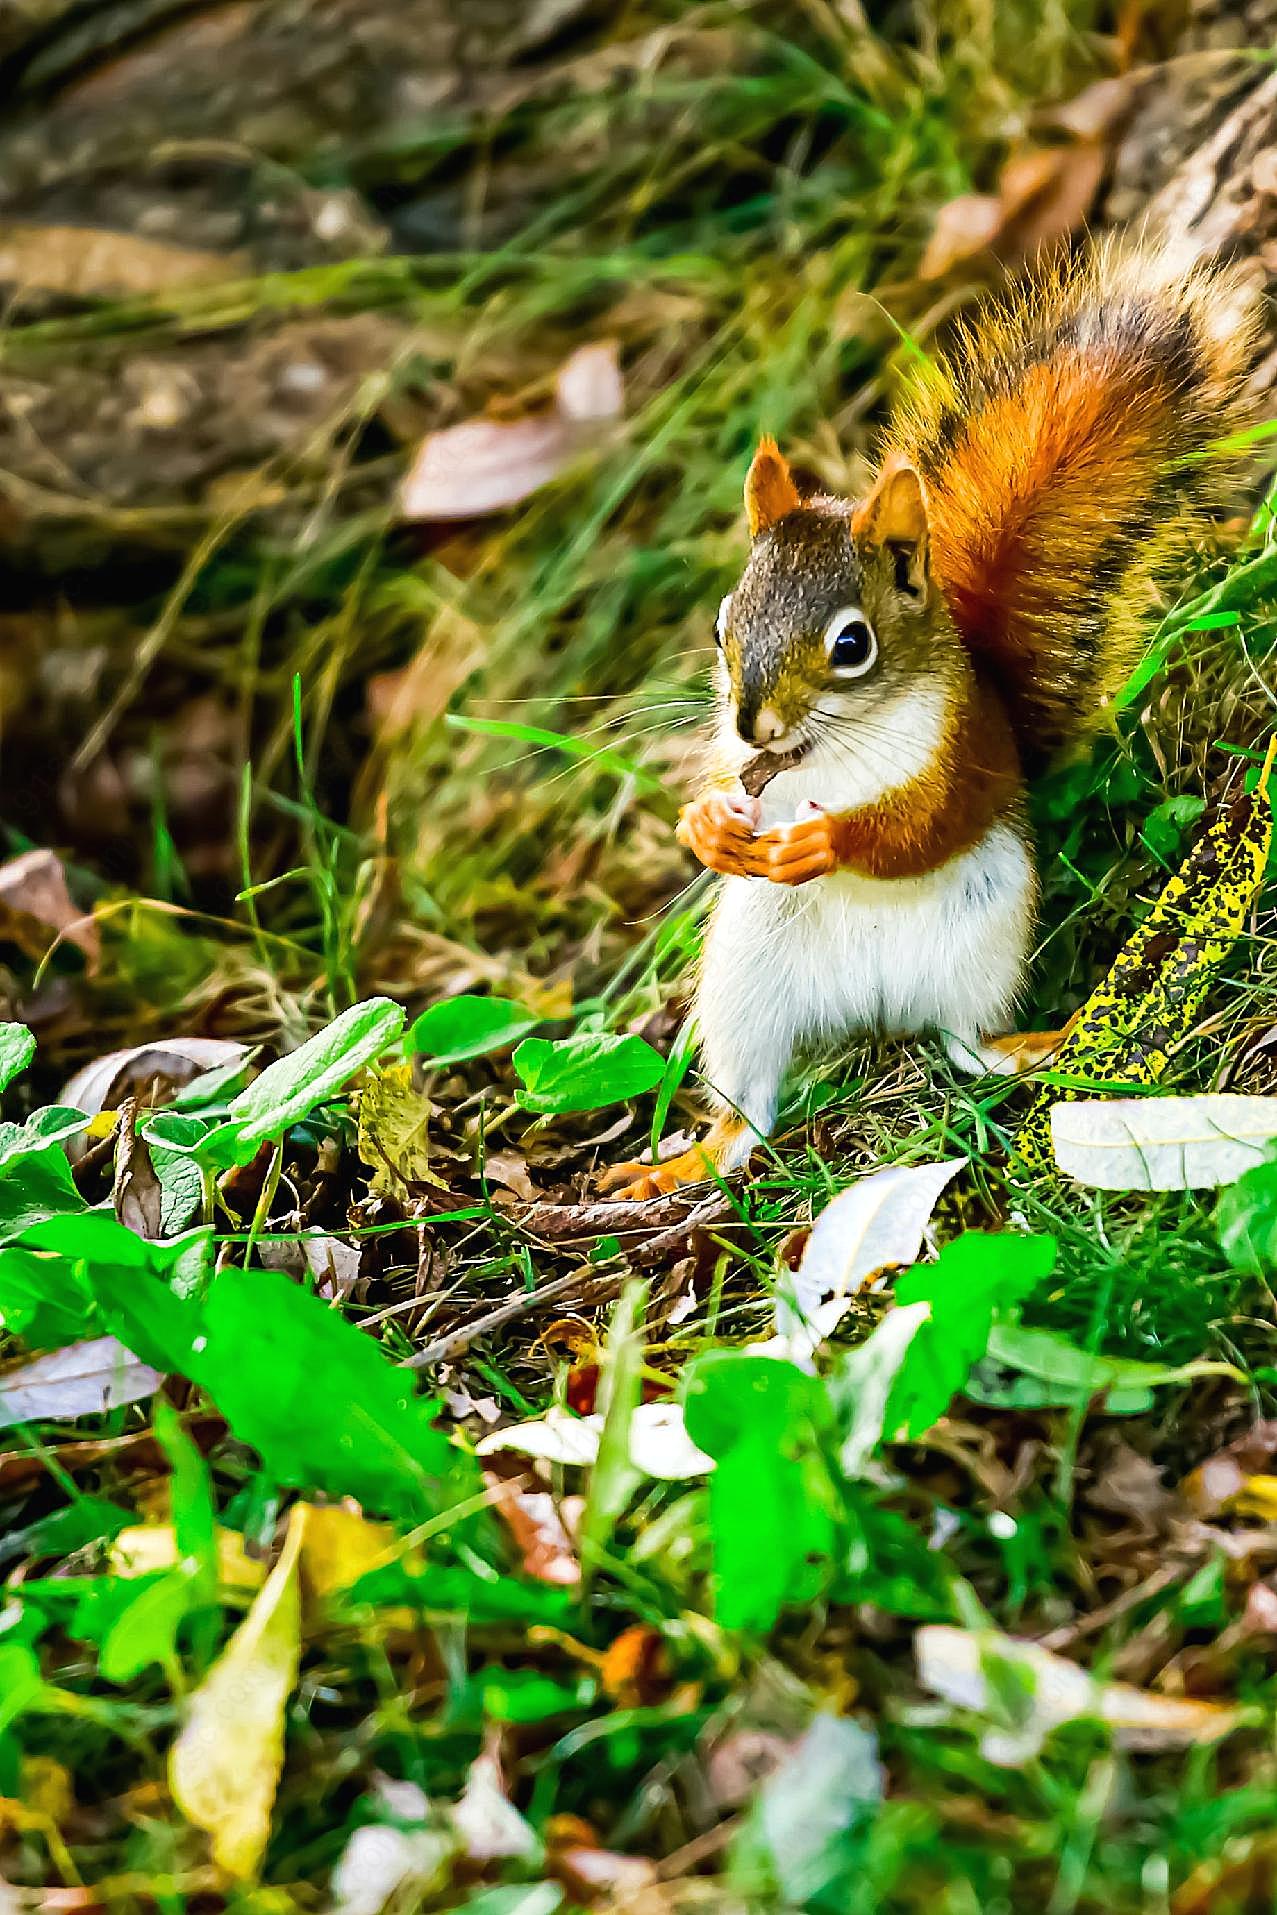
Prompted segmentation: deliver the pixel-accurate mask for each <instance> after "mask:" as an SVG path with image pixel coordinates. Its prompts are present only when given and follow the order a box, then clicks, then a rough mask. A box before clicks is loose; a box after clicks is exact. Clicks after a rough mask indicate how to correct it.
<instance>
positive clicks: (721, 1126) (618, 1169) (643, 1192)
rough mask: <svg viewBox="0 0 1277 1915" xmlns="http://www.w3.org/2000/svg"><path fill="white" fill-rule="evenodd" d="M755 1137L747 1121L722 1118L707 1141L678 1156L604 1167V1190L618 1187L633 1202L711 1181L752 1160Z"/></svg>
mask: <svg viewBox="0 0 1277 1915" xmlns="http://www.w3.org/2000/svg"><path fill="white" fill-rule="evenodd" d="M753 1137H754V1133H753V1132H751V1131H750V1128H749V1126H748V1125H747V1124H744V1123H741V1122H739V1121H735V1120H733V1121H728V1120H726V1119H724V1118H720V1119H719V1120H718V1121H717V1122H716V1123H715V1124H713V1125H711V1127H710V1130H709V1133H708V1135H707V1136H706V1138H705V1140H704V1142H703V1143H699V1144H692V1145H690V1146H689V1147H688V1149H687V1150H683V1151H680V1152H679V1153H678V1155H677V1156H676V1157H666V1158H665V1159H664V1160H663V1161H662V1162H660V1163H656V1164H645V1163H640V1162H638V1161H637V1160H634V1161H631V1162H629V1163H624V1164H613V1165H612V1166H611V1167H610V1169H608V1170H605V1171H604V1173H603V1175H602V1177H601V1179H600V1185H601V1188H603V1189H604V1190H616V1195H617V1196H618V1197H620V1198H622V1199H623V1200H625V1201H628V1202H631V1203H643V1202H645V1201H647V1200H648V1199H650V1198H652V1197H667V1196H668V1195H669V1194H670V1192H671V1191H672V1190H681V1189H683V1188H684V1187H685V1186H686V1185H688V1184H703V1183H707V1182H709V1181H710V1180H711V1179H713V1178H716V1177H722V1176H723V1175H725V1174H726V1173H727V1172H728V1171H731V1170H738V1169H740V1168H741V1167H742V1166H743V1165H744V1164H745V1163H747V1162H748V1160H749V1150H748V1149H747V1148H745V1145H746V1140H747V1138H748V1139H753ZM618 1185H619V1186H620V1188H619V1189H617V1186H618Z"/></svg>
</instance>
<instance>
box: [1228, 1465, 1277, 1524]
mask: <svg viewBox="0 0 1277 1915" xmlns="http://www.w3.org/2000/svg"><path fill="white" fill-rule="evenodd" d="M1229 1508H1230V1509H1234V1510H1236V1511H1237V1514H1238V1515H1239V1516H1258V1517H1259V1519H1260V1520H1261V1522H1265V1523H1277V1476H1248V1477H1247V1478H1246V1481H1245V1482H1244V1483H1243V1484H1242V1486H1241V1488H1240V1489H1239V1490H1238V1491H1237V1493H1236V1495H1234V1496H1233V1497H1232V1498H1231V1499H1230V1501H1229Z"/></svg>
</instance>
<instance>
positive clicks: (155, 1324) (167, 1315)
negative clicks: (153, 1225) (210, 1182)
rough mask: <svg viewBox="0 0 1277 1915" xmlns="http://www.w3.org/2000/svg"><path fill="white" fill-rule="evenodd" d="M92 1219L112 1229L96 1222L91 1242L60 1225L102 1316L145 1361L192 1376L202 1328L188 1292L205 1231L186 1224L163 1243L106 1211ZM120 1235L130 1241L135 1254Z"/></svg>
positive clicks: (200, 1283) (195, 1282)
mask: <svg viewBox="0 0 1277 1915" xmlns="http://www.w3.org/2000/svg"><path fill="white" fill-rule="evenodd" d="M94 1221H95V1223H96V1222H98V1221H100V1222H101V1223H102V1224H103V1225H107V1226H110V1225H114V1229H115V1231H116V1232H118V1233H120V1235H119V1236H113V1235H112V1234H111V1232H110V1231H109V1230H108V1229H103V1230H102V1231H100V1232H98V1233H97V1234H96V1240H95V1242H94V1243H93V1244H91V1245H90V1244H86V1243H84V1242H83V1241H81V1243H80V1244H79V1245H78V1246H77V1245H76V1243H75V1240H74V1238H73V1237H72V1236H71V1233H70V1232H69V1231H68V1232H67V1233H66V1236H67V1237H68V1239H69V1240H70V1241H69V1243H68V1246H67V1249H68V1253H69V1254H70V1255H71V1256H73V1257H74V1256H76V1255H77V1251H78V1267H79V1270H80V1272H81V1274H82V1276H83V1280H84V1282H85V1284H86V1285H87V1287H88V1289H89V1290H90V1291H91V1293H92V1295H93V1300H94V1302H95V1303H96V1304H97V1307H98V1313H99V1315H100V1316H101V1318H102V1321H103V1322H104V1323H105V1324H106V1326H107V1328H108V1329H109V1330H110V1331H111V1332H112V1334H113V1335H114V1336H117V1337H118V1338H119V1339H120V1342H121V1343H123V1344H124V1345H125V1347H126V1348H127V1349H130V1350H132V1352H133V1354H134V1355H135V1356H138V1357H141V1359H142V1361H143V1362H144V1363H149V1364H150V1365H151V1366H152V1368H153V1369H156V1370H161V1371H163V1372H164V1373H166V1374H169V1375H173V1374H176V1375H178V1376H188V1377H194V1376H195V1363H194V1359H193V1352H194V1349H195V1344H196V1342H197V1340H198V1338H199V1336H200V1335H201V1333H202V1329H203V1317H202V1311H201V1308H200V1306H199V1304H198V1302H197V1301H196V1300H195V1297H196V1295H197V1294H198V1293H199V1292H200V1291H201V1290H202V1289H203V1287H204V1282H205V1281H206V1274H207V1269H208V1263H209V1247H210V1245H211V1242H212V1232H211V1231H209V1230H191V1231H188V1232H187V1233H186V1235H185V1236H183V1237H174V1238H172V1239H171V1240H170V1241H168V1242H165V1243H148V1242H146V1241H145V1239H143V1238H141V1237H136V1236H134V1234H133V1232H132V1231H131V1230H125V1228H124V1225H123V1224H119V1223H116V1220H115V1218H114V1217H106V1216H102V1217H100V1219H99V1217H98V1215H97V1214H96V1213H95V1217H94ZM50 1228H51V1226H42V1227H41V1232H40V1233H37V1234H43V1235H47V1234H48V1232H49V1230H50ZM121 1237H122V1238H127V1239H129V1243H130V1244H131V1245H135V1246H137V1254H132V1253H131V1252H130V1249H129V1246H128V1245H126V1244H124V1243H122V1242H121ZM28 1241H29V1239H28ZM59 1247H61V1246H59Z"/></svg>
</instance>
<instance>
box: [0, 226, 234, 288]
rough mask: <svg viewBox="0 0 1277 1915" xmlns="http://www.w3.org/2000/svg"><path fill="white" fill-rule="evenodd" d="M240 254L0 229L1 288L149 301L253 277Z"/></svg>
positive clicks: (100, 231) (86, 232)
mask: <svg viewBox="0 0 1277 1915" xmlns="http://www.w3.org/2000/svg"><path fill="white" fill-rule="evenodd" d="M249 270H250V267H249V263H248V260H247V259H246V257H245V256H244V255H243V254H240V253H206V252H200V251H197V250H196V249H194V248H193V247H188V246H171V245H169V244H168V243H167V241H164V240H156V239H142V238H140V237H139V236H138V235H137V234H136V233H119V232H111V231H109V230H107V229H106V228H104V227H99V226H27V225H19V224H13V225H8V224H6V225H0V285H4V286H7V287H15V288H16V289H17V290H18V291H19V292H42V293H59V294H61V295H63V296H64V297H67V298H71V299H102V298H114V299H119V298H138V297H141V298H146V297H148V296H150V295H151V294H154V293H169V292H178V291H181V290H183V289H184V288H186V287H188V286H209V285H215V284H216V283H217V282H218V281H219V280H227V279H243V278H246V277H247V276H248V273H249Z"/></svg>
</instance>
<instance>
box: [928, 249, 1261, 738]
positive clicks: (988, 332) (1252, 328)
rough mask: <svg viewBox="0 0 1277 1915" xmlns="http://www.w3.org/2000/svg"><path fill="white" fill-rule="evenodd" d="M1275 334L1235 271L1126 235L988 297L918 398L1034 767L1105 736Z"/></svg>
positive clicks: (1200, 520) (932, 509) (974, 619)
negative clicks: (999, 297)
mask: <svg viewBox="0 0 1277 1915" xmlns="http://www.w3.org/2000/svg"><path fill="white" fill-rule="evenodd" d="M1258 336H1259V311H1258V297H1257V295H1256V293H1255V292H1254V291H1253V290H1252V288H1251V287H1250V285H1249V284H1248V283H1247V281H1246V280H1245V279H1244V278H1243V277H1242V276H1241V274H1240V273H1239V272H1238V271H1236V270H1234V269H1232V268H1222V267H1218V266H1211V265H1205V264H1202V263H1200V262H1194V261H1192V260H1188V261H1186V260H1185V259H1184V258H1183V257H1182V256H1179V255H1178V254H1177V251H1176V247H1175V244H1174V242H1167V241H1159V242H1157V243H1142V244H1129V243H1128V244H1125V245H1123V244H1117V243H1111V242H1110V243H1109V244H1106V245H1103V246H1100V247H1099V248H1097V249H1096V250H1095V251H1094V252H1093V253H1092V254H1091V256H1090V257H1089V258H1088V259H1087V260H1085V261H1084V262H1082V263H1080V264H1076V265H1072V264H1070V265H1064V266H1055V267H1051V268H1048V269H1046V270H1044V271H1041V272H1039V273H1038V274H1037V275H1036V276H1034V277H1032V278H1030V279H1029V280H1028V281H1027V283H1026V284H1025V285H1024V286H1023V288H1022V289H1021V290H1020V291H1019V292H1018V293H1017V294H1016V295H1015V296H1014V297H1013V298H1012V299H1011V300H1010V301H1009V302H1008V303H1007V304H1006V305H999V306H991V307H989V308H986V309H985V311H983V312H982V313H981V314H979V315H978V316H977V318H976V319H975V320H974V322H973V323H972V324H970V325H969V326H968V327H967V328H966V329H965V330H964V332H963V333H962V335H961V337H960V339H959V341H958V344H957V347H956V349H955V350H954V351H953V353H952V354H951V355H950V357H949V358H948V359H946V360H944V361H942V362H941V363H940V364H939V365H938V366H936V367H934V368H932V369H929V372H928V373H927V375H925V376H924V378H923V380H922V381H921V383H920V385H919V387H918V390H917V391H916V392H915V393H914V395H913V396H912V397H911V398H910V399H909V400H908V401H907V402H906V404H905V406H904V407H903V408H902V410H901V413H900V415H899V417H898V419H897V421H896V424H895V427H894V429H893V431H892V433H891V435H890V449H891V450H892V451H900V452H903V453H904V455H905V457H906V458H908V459H910V460H911V461H912V463H913V464H914V465H915V466H916V467H917V468H918V471H919V472H920V473H921V475H922V478H923V481H924V484H925V486H926V490H927V496H928V506H929V517H930V520H931V530H932V544H933V552H934V559H935V565H936V571H937V574H938V577H939V579H940V581H941V584H942V585H943V587H944V590H945V594H946V597H947V598H948V601H949V604H950V608H951V610H952V613H953V616H954V619H955V620H956V622H957V625H958V629H959V631H960V632H961V633H962V635H963V637H964V638H965V639H966V641H967V643H968V644H969V646H970V647H971V649H972V651H973V652H974V653H976V654H977V655H979V656H980V657H981V658H982V659H983V660H984V661H985V662H986V664H987V666H988V668H989V669H990V670H991V671H992V673H993V674H994V675H995V677H996V679H997V681H998V682H999V683H1000V685H1001V686H1002V688H1003V690H1004V693H1005V695H1006V697H1007V700H1008V704H1009V706H1010V709H1011V713H1012V719H1013V722H1014V724H1015V727H1016V731H1017V734H1018V736H1019V738H1020V741H1021V745H1022V747H1023V748H1024V750H1025V755H1026V757H1027V758H1028V760H1029V761H1030V762H1033V761H1035V760H1040V759H1041V757H1042V756H1044V755H1046V754H1049V753H1051V752H1053V751H1055V750H1058V749H1059V748H1060V747H1062V746H1064V745H1067V744H1069V743H1072V742H1074V741H1076V740H1079V739H1081V738H1083V737H1084V736H1085V735H1086V734H1087V733H1088V732H1089V731H1092V730H1094V729H1095V728H1096V726H1097V725H1098V723H1099V722H1100V714H1101V712H1102V709H1103V706H1104V702H1105V700H1106V699H1107V698H1109V697H1110V696H1111V695H1112V694H1113V693H1114V692H1115V691H1116V690H1117V689H1118V688H1119V686H1120V685H1121V683H1122V682H1123V680H1124V679H1125V678H1126V676H1127V674H1128V673H1129V671H1130V669H1131V667H1132V666H1133V664H1134V663H1135V662H1136V660H1137V659H1138V657H1139V653H1140V649H1141V635H1142V625H1143V621H1144V619H1145V617H1146V615H1147V613H1148V610H1149V606H1150V600H1151V597H1152V594H1151V591H1150V587H1151V585H1152V584H1154V583H1155V582H1160V581H1167V580H1168V574H1170V573H1171V572H1172V570H1173V568H1174V566H1175V564H1176V562H1177V561H1179V562H1182V560H1183V558H1184V557H1185V555H1186V550H1187V547H1188V545H1189V544H1190V542H1191V541H1192V540H1193V539H1194V538H1195V537H1197V536H1200V533H1201V531H1202V528H1203V524H1204V521H1205V520H1206V518H1207V516H1208V515H1209V512H1210V510H1211V508H1212V506H1216V505H1218V504H1219V503H1220V502H1221V497H1222V489H1223V487H1224V485H1225V479H1224V474H1223V467H1222V465H1221V462H1220V461H1219V460H1218V459H1212V458H1209V457H1206V458H1204V457H1202V456H1201V455H1203V454H1204V453H1205V452H1206V451H1207V448H1209V447H1210V446H1211V444H1212V443H1213V442H1214V441H1216V440H1218V439H1219V438H1221V437H1222V436H1224V435H1225V434H1227V433H1228V432H1230V431H1233V430H1235V429H1236V428H1238V427H1239V426H1240V425H1241V424H1242V423H1243V420H1244V403H1243V391H1244V387H1245V383H1246V379H1247V375H1248V374H1249V372H1250V371H1251V368H1252V366H1253V364H1254V361H1255V358H1256V355H1257V351H1258ZM1168 582H1169V581H1168Z"/></svg>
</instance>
